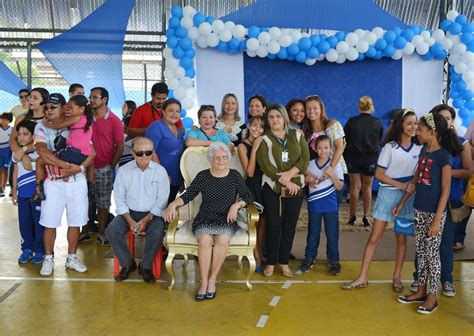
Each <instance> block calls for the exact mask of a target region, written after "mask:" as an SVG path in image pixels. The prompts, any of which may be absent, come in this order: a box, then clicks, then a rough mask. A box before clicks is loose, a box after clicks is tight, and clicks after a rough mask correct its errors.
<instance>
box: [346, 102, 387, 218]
mask: <svg viewBox="0 0 474 336" xmlns="http://www.w3.org/2000/svg"><path fill="white" fill-rule="evenodd" d="M359 112H360V114H359V115H358V116H355V117H352V118H350V119H349V120H348V121H347V123H346V125H345V126H344V133H345V134H346V144H347V145H346V149H345V150H344V159H345V160H346V165H347V170H348V172H349V177H350V189H349V193H350V202H349V209H350V210H349V211H350V212H349V221H348V224H354V222H355V221H356V216H355V213H356V210H357V204H358V202H359V193H360V190H361V189H362V201H363V204H364V217H363V218H362V222H363V223H364V226H369V225H370V224H369V221H368V220H367V217H366V216H367V215H368V214H369V213H370V207H371V205H372V182H373V179H374V175H375V168H376V167H377V158H378V155H379V146H380V141H381V139H382V135H383V125H382V122H381V120H380V119H379V118H377V117H374V116H372V115H371V114H372V113H373V112H374V104H373V102H372V98H370V97H368V96H363V97H361V98H360V99H359Z"/></svg>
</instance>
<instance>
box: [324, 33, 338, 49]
mask: <svg viewBox="0 0 474 336" xmlns="http://www.w3.org/2000/svg"><path fill="white" fill-rule="evenodd" d="M326 42H328V43H329V45H330V46H331V48H336V44H337V42H339V41H338V40H337V37H336V36H334V35H332V36H329V37H328V38H327V39H326Z"/></svg>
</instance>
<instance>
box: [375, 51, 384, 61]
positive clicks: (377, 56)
mask: <svg viewBox="0 0 474 336" xmlns="http://www.w3.org/2000/svg"><path fill="white" fill-rule="evenodd" d="M382 56H383V55H382V52H381V51H380V50H379V51H377V53H376V54H375V56H374V59H376V60H379V59H381V58H382Z"/></svg>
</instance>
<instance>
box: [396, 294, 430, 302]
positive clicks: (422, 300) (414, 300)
mask: <svg viewBox="0 0 474 336" xmlns="http://www.w3.org/2000/svg"><path fill="white" fill-rule="evenodd" d="M425 300H426V296H423V297H421V298H419V299H409V298H408V295H401V296H399V297H398V298H397V301H398V302H400V303H403V304H408V303H423V302H425Z"/></svg>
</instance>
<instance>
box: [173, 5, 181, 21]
mask: <svg viewBox="0 0 474 336" xmlns="http://www.w3.org/2000/svg"><path fill="white" fill-rule="evenodd" d="M171 15H172V16H176V17H177V18H180V19H181V18H182V17H183V9H182V8H181V7H180V6H178V5H174V6H173V7H171Z"/></svg>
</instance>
